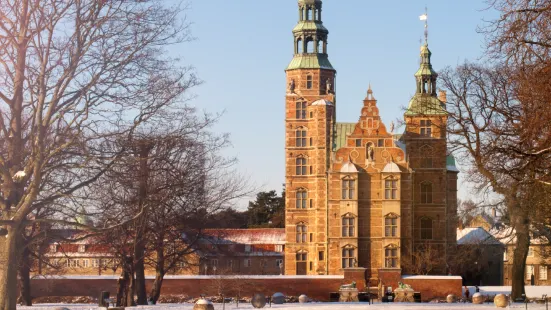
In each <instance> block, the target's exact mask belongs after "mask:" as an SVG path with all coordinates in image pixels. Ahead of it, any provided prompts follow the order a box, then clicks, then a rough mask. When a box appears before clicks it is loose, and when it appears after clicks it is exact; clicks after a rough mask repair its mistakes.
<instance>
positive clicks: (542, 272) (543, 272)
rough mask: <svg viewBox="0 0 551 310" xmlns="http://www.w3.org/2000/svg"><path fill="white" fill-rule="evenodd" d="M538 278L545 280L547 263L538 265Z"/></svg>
mask: <svg viewBox="0 0 551 310" xmlns="http://www.w3.org/2000/svg"><path fill="white" fill-rule="evenodd" d="M539 279H540V280H547V265H540V268H539Z"/></svg>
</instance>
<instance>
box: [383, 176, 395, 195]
mask: <svg viewBox="0 0 551 310" xmlns="http://www.w3.org/2000/svg"><path fill="white" fill-rule="evenodd" d="M385 199H398V180H395V179H393V178H389V179H386V180H385Z"/></svg>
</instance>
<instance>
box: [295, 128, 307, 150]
mask: <svg viewBox="0 0 551 310" xmlns="http://www.w3.org/2000/svg"><path fill="white" fill-rule="evenodd" d="M295 145H296V146H297V147H306V130H304V128H299V129H298V130H297V131H296V143H295Z"/></svg>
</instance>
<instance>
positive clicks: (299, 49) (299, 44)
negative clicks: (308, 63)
mask: <svg viewBox="0 0 551 310" xmlns="http://www.w3.org/2000/svg"><path fill="white" fill-rule="evenodd" d="M296 53H297V54H302V53H304V45H302V39H301V38H298V39H297V51H296Z"/></svg>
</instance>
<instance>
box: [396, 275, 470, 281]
mask: <svg viewBox="0 0 551 310" xmlns="http://www.w3.org/2000/svg"><path fill="white" fill-rule="evenodd" d="M402 279H408V280H450V279H463V278H462V277H461V276H417V275H415V276H410V275H403V276H402Z"/></svg>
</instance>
